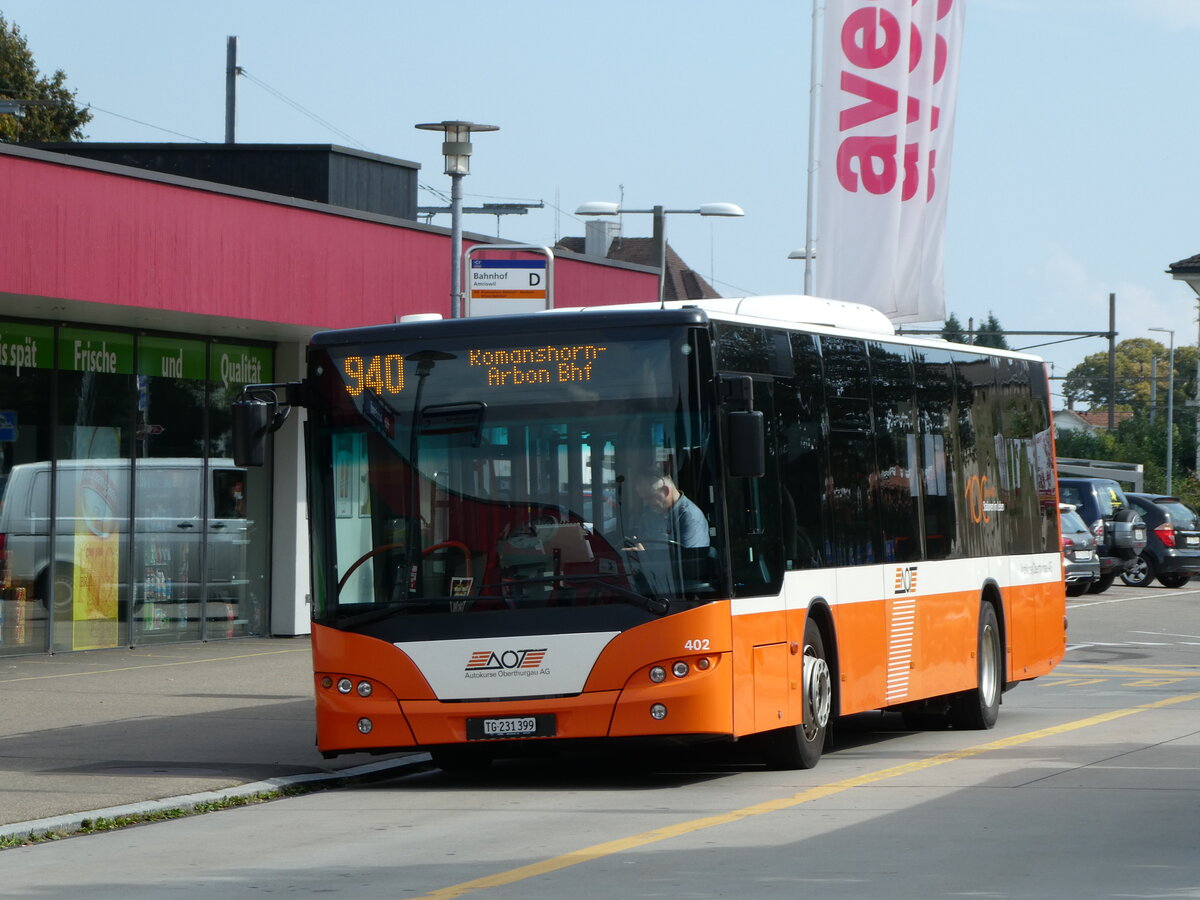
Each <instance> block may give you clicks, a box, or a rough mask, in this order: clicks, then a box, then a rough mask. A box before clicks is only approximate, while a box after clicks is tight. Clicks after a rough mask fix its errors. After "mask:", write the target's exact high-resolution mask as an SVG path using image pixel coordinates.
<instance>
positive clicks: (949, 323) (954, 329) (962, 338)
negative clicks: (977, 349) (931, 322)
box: [942, 313, 967, 344]
mask: <svg viewBox="0 0 1200 900" xmlns="http://www.w3.org/2000/svg"><path fill="white" fill-rule="evenodd" d="M942 337H943V338H945V339H946V340H948V341H952V342H954V343H955V344H964V343H966V340H967V332H966V329H964V328H963V327H962V323H961V322H960V321H958V316H956V315H955V314H954V313H950V318H948V319H946V323H945V324H944V325H943V326H942Z"/></svg>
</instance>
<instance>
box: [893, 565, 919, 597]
mask: <svg viewBox="0 0 1200 900" xmlns="http://www.w3.org/2000/svg"><path fill="white" fill-rule="evenodd" d="M895 592H896V593H897V594H915V593H916V592H917V567H916V566H902V567H901V568H899V569H897V570H896V588H895Z"/></svg>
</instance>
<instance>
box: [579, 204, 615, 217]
mask: <svg viewBox="0 0 1200 900" xmlns="http://www.w3.org/2000/svg"><path fill="white" fill-rule="evenodd" d="M620 210H621V204H619V203H609V202H608V201H607V200H592V201H590V202H588V203H584V204H583V205H581V206H580V207H579V209H577V210H575V215H577V216H615V215H616V214H617V213H618V212H620Z"/></svg>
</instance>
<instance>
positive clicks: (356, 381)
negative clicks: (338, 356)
mask: <svg viewBox="0 0 1200 900" xmlns="http://www.w3.org/2000/svg"><path fill="white" fill-rule="evenodd" d="M342 371H343V372H345V373H346V391H347V393H349V394H350V396H351V397H357V396H358V395H359V394H361V393H362V392H363V389H364V388H370V389H371V390H372V391H374V392H375V393H376V394H398V393H400V392H401V391H402V390H404V357H403V356H402V355H401V354H399V353H389V354H387V355H386V356H368V357H365V358H364V357H362V356H347V357H346V358H345V360H343V361H342Z"/></svg>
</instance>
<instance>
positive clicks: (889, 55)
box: [813, 0, 966, 322]
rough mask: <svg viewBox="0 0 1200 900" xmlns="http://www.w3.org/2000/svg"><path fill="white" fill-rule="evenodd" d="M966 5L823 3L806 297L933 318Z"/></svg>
mask: <svg viewBox="0 0 1200 900" xmlns="http://www.w3.org/2000/svg"><path fill="white" fill-rule="evenodd" d="M965 2H966V0H826V3H825V27H824V47H823V51H822V63H821V73H822V74H821V91H820V129H819V133H820V143H819V146H820V151H819V156H818V159H819V165H818V169H817V184H816V201H817V202H816V218H815V229H814V234H813V237H814V247H815V249H816V259H815V262H814V267H815V276H816V279H815V280H816V293H817V294H818V295H820V296H822V297H830V298H834V299H838V300H851V301H854V302H856V303H865V304H867V305H868V306H873V307H875V308H876V309H880V310H882V311H883V312H884V313H886V314H887V316H888V318H890V319H891V320H892V321H893V322H932V321H940V320H941V319H943V318H945V297H944V292H943V281H942V262H943V255H944V243H943V239H944V235H945V230H946V195H947V187H948V186H949V180H950V153H951V148H952V145H953V135H954V107H955V101H956V100H957V92H958V60H959V51H960V48H961V44H962V32H963V11H964V10H963V7H964V6H965Z"/></svg>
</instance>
